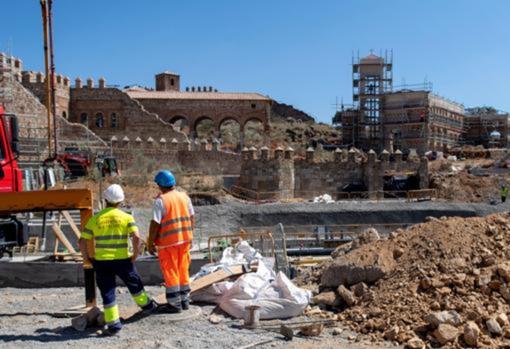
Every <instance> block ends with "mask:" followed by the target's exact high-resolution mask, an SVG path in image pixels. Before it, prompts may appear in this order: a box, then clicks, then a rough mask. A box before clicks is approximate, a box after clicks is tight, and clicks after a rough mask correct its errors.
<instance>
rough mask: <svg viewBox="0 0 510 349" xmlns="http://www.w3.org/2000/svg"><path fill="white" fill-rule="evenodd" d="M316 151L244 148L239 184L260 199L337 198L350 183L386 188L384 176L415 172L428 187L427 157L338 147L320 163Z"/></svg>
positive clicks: (422, 186) (370, 189)
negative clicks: (303, 154)
mask: <svg viewBox="0 0 510 349" xmlns="http://www.w3.org/2000/svg"><path fill="white" fill-rule="evenodd" d="M314 153H315V152H314V150H313V149H308V151H307V153H306V158H305V159H300V158H294V157H293V152H292V151H291V150H287V151H285V155H282V154H283V150H282V149H276V150H275V154H274V156H270V152H269V149H267V148H261V150H260V154H259V152H258V151H257V150H256V149H255V148H250V149H245V150H244V151H243V163H242V166H241V175H240V177H239V181H238V186H239V187H240V190H244V192H243V194H244V195H246V196H248V197H251V198H257V199H285V198H293V197H299V198H312V197H315V196H318V195H322V194H325V193H328V194H330V195H332V196H333V197H334V198H336V194H337V193H340V192H342V191H343V187H344V186H345V185H348V184H355V185H359V186H364V187H365V189H364V190H363V191H368V192H371V193H372V194H371V195H372V196H373V195H376V194H375V192H377V191H383V186H384V177H385V176H388V175H395V174H409V173H414V174H415V175H416V176H417V177H418V179H419V188H420V189H425V188H428V177H429V176H428V160H427V159H426V158H422V159H421V160H420V159H415V160H414V161H403V160H402V153H401V152H400V151H397V152H395V153H394V154H393V156H392V160H391V161H390V153H389V152H387V151H383V152H382V153H381V154H380V156H379V158H378V157H377V154H376V153H375V152H374V151H370V152H368V153H367V154H362V153H359V152H356V151H355V150H353V149H351V150H350V151H349V152H348V153H347V154H345V153H342V151H340V150H338V151H337V152H336V153H335V159H334V161H323V162H317V161H316V160H315V158H314V155H315V154H314Z"/></svg>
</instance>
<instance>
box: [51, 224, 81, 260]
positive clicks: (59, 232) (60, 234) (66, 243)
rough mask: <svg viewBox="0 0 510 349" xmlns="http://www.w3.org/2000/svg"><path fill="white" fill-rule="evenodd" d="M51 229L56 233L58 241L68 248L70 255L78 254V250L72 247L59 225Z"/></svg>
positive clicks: (54, 225)
mask: <svg viewBox="0 0 510 349" xmlns="http://www.w3.org/2000/svg"><path fill="white" fill-rule="evenodd" d="M51 229H52V230H53V232H54V233H55V236H56V237H57V239H58V240H59V241H60V242H61V243H62V244H63V245H64V246H65V247H66V248H67V250H68V251H69V253H77V252H76V250H75V249H74V247H73V245H71V243H70V242H69V240H67V238H66V236H65V235H64V233H63V232H62V230H60V227H59V226H58V225H57V224H55V223H54V224H53V226H52V227H51Z"/></svg>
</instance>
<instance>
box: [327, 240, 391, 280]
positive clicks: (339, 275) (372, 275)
mask: <svg viewBox="0 0 510 349" xmlns="http://www.w3.org/2000/svg"><path fill="white" fill-rule="evenodd" d="M396 266H397V263H396V261H395V259H394V258H393V253H392V251H388V250H386V249H382V250H377V251H374V252H373V253H370V254H368V255H367V254H366V253H363V252H362V251H361V249H357V250H354V251H351V252H350V253H348V254H346V255H344V256H340V257H338V258H337V259H335V260H334V261H333V262H332V263H330V264H328V265H327V266H326V267H325V268H324V270H323V272H322V276H321V285H322V286H323V287H338V286H340V285H345V286H351V285H354V284H357V283H360V282H364V283H366V284H372V283H374V282H376V281H377V280H379V279H381V278H382V277H384V276H385V275H387V274H388V273H391V272H392V271H393V270H394V269H395V267H396Z"/></svg>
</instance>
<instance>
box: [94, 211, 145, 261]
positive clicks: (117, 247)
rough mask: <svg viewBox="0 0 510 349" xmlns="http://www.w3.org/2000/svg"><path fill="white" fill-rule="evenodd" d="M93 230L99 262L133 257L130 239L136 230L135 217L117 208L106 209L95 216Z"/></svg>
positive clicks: (96, 256) (96, 255)
mask: <svg viewBox="0 0 510 349" xmlns="http://www.w3.org/2000/svg"><path fill="white" fill-rule="evenodd" d="M94 218H95V220H94V223H93V224H92V225H91V226H89V228H91V229H90V230H93V232H94V234H93V239H94V242H95V248H96V253H95V258H96V259H97V260H117V259H126V258H129V257H130V256H131V252H130V248H129V237H130V235H131V234H132V231H134V230H136V225H135V222H134V220H133V217H132V216H131V215H129V214H127V213H125V212H123V211H121V210H120V209H117V208H112V207H109V208H106V209H104V210H102V211H101V212H99V213H98V214H97V215H96V216H94Z"/></svg>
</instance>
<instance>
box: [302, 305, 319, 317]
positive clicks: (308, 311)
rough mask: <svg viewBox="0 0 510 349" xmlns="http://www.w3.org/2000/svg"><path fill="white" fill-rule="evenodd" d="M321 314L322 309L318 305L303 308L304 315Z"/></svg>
mask: <svg viewBox="0 0 510 349" xmlns="http://www.w3.org/2000/svg"><path fill="white" fill-rule="evenodd" d="M320 314H322V310H321V309H320V308H319V307H313V308H312V307H308V308H307V309H305V315H307V316H313V315H320Z"/></svg>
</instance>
